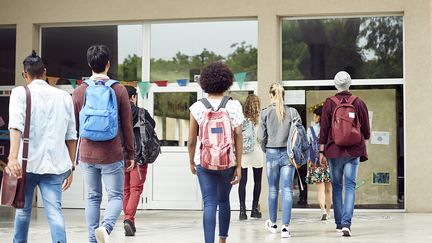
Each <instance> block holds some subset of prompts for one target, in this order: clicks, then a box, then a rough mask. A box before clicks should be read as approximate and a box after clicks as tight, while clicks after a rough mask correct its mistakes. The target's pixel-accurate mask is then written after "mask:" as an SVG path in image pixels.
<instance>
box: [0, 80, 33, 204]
mask: <svg viewBox="0 0 432 243" xmlns="http://www.w3.org/2000/svg"><path fill="white" fill-rule="evenodd" d="M24 89H25V92H26V118H25V124H24V138H23V154H22V165H21V167H22V171H23V173H22V177H21V178H20V179H18V178H17V177H15V176H13V175H9V174H8V173H6V170H5V171H3V181H2V185H1V205H2V206H9V207H14V208H24V204H25V193H24V191H25V186H24V185H25V179H26V169H27V160H28V150H29V142H30V139H29V136H30V116H31V94H30V90H29V88H28V87H27V86H24Z"/></svg>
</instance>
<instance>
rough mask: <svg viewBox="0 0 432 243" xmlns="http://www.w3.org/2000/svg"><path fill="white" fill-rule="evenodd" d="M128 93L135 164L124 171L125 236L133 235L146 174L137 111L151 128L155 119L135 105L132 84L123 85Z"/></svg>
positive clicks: (134, 93)
mask: <svg viewBox="0 0 432 243" xmlns="http://www.w3.org/2000/svg"><path fill="white" fill-rule="evenodd" d="M125 87H126V90H127V92H128V95H129V100H130V103H131V109H132V123H133V129H134V136H135V150H136V151H135V161H136V166H135V167H134V169H133V170H131V171H130V172H125V183H124V196H123V211H124V221H123V226H124V230H125V235H126V236H135V232H136V228H135V214H136V210H137V207H138V204H139V202H140V198H141V193H142V191H143V188H144V182H145V180H146V176H147V164H145V163H143V160H142V157H141V135H140V126H139V113H140V112H144V114H145V119H146V120H147V121H149V122H150V124H151V125H152V126H153V128H154V127H155V126H156V123H155V121H154V120H153V118H152V117H151V116H150V114H149V113H148V112H147V110H145V109H144V108H139V107H138V106H137V105H136V101H137V91H136V88H134V87H132V86H125Z"/></svg>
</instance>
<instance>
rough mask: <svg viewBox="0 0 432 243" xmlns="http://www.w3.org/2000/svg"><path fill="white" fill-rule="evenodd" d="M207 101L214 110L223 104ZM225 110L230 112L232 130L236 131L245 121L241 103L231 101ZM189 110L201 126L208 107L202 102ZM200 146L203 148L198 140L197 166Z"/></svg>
mask: <svg viewBox="0 0 432 243" xmlns="http://www.w3.org/2000/svg"><path fill="white" fill-rule="evenodd" d="M207 100H208V101H209V102H210V104H211V105H212V106H213V107H214V108H217V107H218V106H219V104H220V102H221V100H215V99H208V98H207ZM225 109H226V110H227V111H228V114H229V117H230V119H231V126H232V128H233V129H234V128H236V127H238V126H241V124H242V123H243V121H244V115H243V108H242V106H241V104H240V102H239V101H238V100H229V101H228V103H227V104H226V106H225ZM189 110H190V112H191V114H192V116H193V117H194V118H195V120H196V121H197V122H198V124H200V123H201V122H202V119H203V115H204V111H206V107H205V106H204V104H203V103H202V102H201V101H197V102H195V103H193V104H192V105H191V106H190V107H189ZM200 146H201V141H200V140H199V139H198V140H197V145H196V148H195V158H194V161H195V163H196V164H199V163H200V149H199V148H200Z"/></svg>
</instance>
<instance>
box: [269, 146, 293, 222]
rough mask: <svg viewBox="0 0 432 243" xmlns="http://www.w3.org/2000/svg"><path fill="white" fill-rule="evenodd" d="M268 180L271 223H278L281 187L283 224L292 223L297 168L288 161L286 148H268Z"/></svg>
mask: <svg viewBox="0 0 432 243" xmlns="http://www.w3.org/2000/svg"><path fill="white" fill-rule="evenodd" d="M266 161H267V168H266V169H267V180H268V184H269V196H268V205H269V215H270V221H271V222H272V223H276V221H277V211H278V196H279V185H281V186H282V224H284V225H288V224H289V223H290V221H291V209H292V204H293V202H292V201H293V200H292V197H293V190H292V187H293V180H294V173H295V167H294V166H293V165H291V163H290V161H289V159H288V153H287V149H286V148H266Z"/></svg>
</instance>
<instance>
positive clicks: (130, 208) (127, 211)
mask: <svg viewBox="0 0 432 243" xmlns="http://www.w3.org/2000/svg"><path fill="white" fill-rule="evenodd" d="M140 175H141V179H140ZM146 176H147V164H143V165H137V166H135V167H134V169H133V170H132V171H131V172H125V183H124V196H123V211H124V220H126V219H128V220H130V221H131V222H132V223H133V224H135V214H136V210H137V207H138V204H139V202H140V198H141V193H142V191H143V188H144V182H145V180H146Z"/></svg>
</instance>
